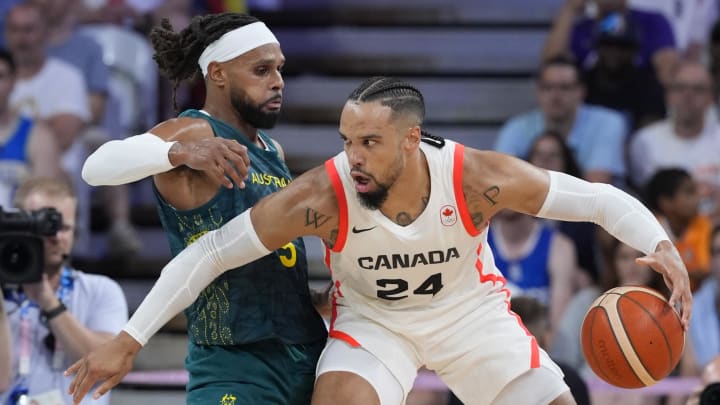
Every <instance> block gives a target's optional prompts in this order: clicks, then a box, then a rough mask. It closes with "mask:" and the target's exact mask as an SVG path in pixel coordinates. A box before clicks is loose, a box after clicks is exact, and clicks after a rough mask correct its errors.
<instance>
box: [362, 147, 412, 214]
mask: <svg viewBox="0 0 720 405" xmlns="http://www.w3.org/2000/svg"><path fill="white" fill-rule="evenodd" d="M402 167H403V160H402V158H401V157H400V156H398V158H397V159H395V162H394V164H393V167H392V168H391V169H390V170H389V171H388V173H389V175H387V176H385V178H389V179H390V180H388V181H386V182H385V183H381V182H379V181H377V180H375V178H374V177H373V176H371V175H369V174H368V173H363V174H364V175H366V176H368V177H370V178H372V179H373V180H375V183H376V184H377V190H375V191H370V192H367V193H357V196H358V199H359V200H360V204H361V205H362V206H363V207H365V208H367V209H370V210H378V209H380V207H381V206H382V205H383V203H384V202H385V200H387V198H388V195H389V193H390V187H392V185H393V184H395V181H397V179H398V177H400V173H401V172H402ZM358 171H360V172H361V173H362V171H361V170H358Z"/></svg>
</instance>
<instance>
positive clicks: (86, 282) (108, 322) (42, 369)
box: [0, 271, 128, 405]
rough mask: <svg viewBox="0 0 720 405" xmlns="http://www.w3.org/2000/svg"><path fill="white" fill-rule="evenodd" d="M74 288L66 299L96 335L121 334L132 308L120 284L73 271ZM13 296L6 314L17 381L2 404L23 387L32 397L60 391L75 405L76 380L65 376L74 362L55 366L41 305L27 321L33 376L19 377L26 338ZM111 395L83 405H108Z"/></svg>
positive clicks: (88, 398) (89, 399)
mask: <svg viewBox="0 0 720 405" xmlns="http://www.w3.org/2000/svg"><path fill="white" fill-rule="evenodd" d="M72 274H73V276H72V278H73V280H74V281H73V283H72V284H73V285H72V289H71V290H70V292H69V293H68V296H69V298H66V299H65V300H64V303H65V306H66V307H67V308H68V311H69V312H70V313H71V314H72V315H73V316H74V317H75V318H76V319H77V320H78V321H79V322H80V323H81V324H82V325H84V326H85V327H87V328H88V329H90V330H92V331H95V332H106V333H110V334H113V335H114V334H117V333H119V332H120V330H121V329H122V327H123V326H125V323H126V322H127V319H128V308H127V302H126V300H125V295H124V294H123V291H122V289H121V288H120V285H118V284H117V283H116V282H115V281H113V280H112V279H110V278H108V277H106V276H101V275H96V274H87V273H83V272H80V271H72ZM10 298H11V297H6V298H5V303H4V305H5V311H6V312H7V316H8V321H9V322H10V331H11V335H12V340H13V369H12V370H13V376H12V377H13V379H12V383H11V385H10V389H9V390H8V391H7V392H3V393H0V403H2V404H5V403H6V401H7V397H8V395H10V393H11V392H12V390H13V388H15V387H17V386H18V385H19V384H22V385H23V386H24V387H26V388H27V389H28V394H30V396H33V395H40V394H45V393H48V392H54V391H55V390H57V391H59V393H60V394H61V396H62V398H63V399H64V403H66V404H72V397H71V396H70V395H68V394H67V390H68V387H69V386H70V382H71V381H72V377H64V376H63V372H64V371H65V369H66V368H67V367H69V366H70V365H71V364H72V361H71V360H72V359H69V358H68V357H67V356H62V357H61V360H60V361H59V364H57V365H55V366H54V365H53V360H54V355H53V352H52V351H50V350H49V349H48V348H47V347H46V344H45V342H44V339H45V338H46V336H47V335H48V334H49V330H48V328H47V326H46V325H44V324H43V323H41V322H40V310H39V308H37V306H30V307H29V308H28V310H27V311H28V312H27V314H26V315H25V316H24V319H27V320H28V321H29V325H30V326H29V330H30V332H29V336H30V348H31V349H30V354H29V359H30V375H29V376H27V377H26V380H25V382H24V383H23V382H22V381H21V377H20V376H19V375H18V370H19V358H20V347H21V346H22V342H23V336H22V333H21V327H20V325H21V322H22V319H23V318H21V315H20V313H21V310H20V309H19V305H18V303H17V302H15V301H14V300H12V299H10ZM109 403H110V395H108V394H106V395H104V396H102V397H101V398H100V399H99V400H97V401H93V400H92V395H87V396H86V397H85V399H84V400H83V401H82V402H81V404H82V405H108V404H109Z"/></svg>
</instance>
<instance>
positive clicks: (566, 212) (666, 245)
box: [463, 149, 692, 330]
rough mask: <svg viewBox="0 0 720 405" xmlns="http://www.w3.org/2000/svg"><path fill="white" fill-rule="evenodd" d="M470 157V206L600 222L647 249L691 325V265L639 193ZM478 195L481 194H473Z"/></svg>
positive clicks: (493, 157) (484, 155)
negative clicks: (689, 275) (638, 197)
mask: <svg viewBox="0 0 720 405" xmlns="http://www.w3.org/2000/svg"><path fill="white" fill-rule="evenodd" d="M466 160H467V163H466V164H465V169H466V171H467V172H468V173H467V176H466V177H467V179H464V180H463V188H464V190H465V193H466V195H469V197H468V206H469V208H470V210H471V212H473V211H480V210H483V211H484V212H486V215H487V214H490V215H492V214H493V213H494V212H497V211H499V210H500V209H503V208H508V209H511V210H513V211H518V212H523V213H526V214H530V215H534V216H538V217H542V218H549V219H556V220H561V221H573V222H579V221H587V222H593V223H595V224H598V225H600V226H601V227H603V228H604V229H605V230H606V231H607V232H608V233H610V234H611V235H612V236H614V237H615V238H617V239H619V240H620V241H622V242H623V243H625V244H627V245H629V246H631V247H633V248H635V249H637V250H640V251H642V252H644V253H645V254H646V256H645V257H642V258H639V259H638V261H639V262H642V263H643V264H647V265H649V266H651V267H652V268H653V269H654V270H655V271H657V272H659V273H661V274H662V275H663V277H664V279H665V283H666V284H667V285H668V287H669V288H670V290H671V291H672V295H671V297H670V304H671V305H672V306H675V305H676V304H679V305H680V315H681V319H682V323H683V326H684V327H685V329H686V330H687V328H688V326H689V322H690V313H691V311H692V294H691V292H690V281H689V278H688V273H687V270H686V269H685V265H684V264H683V262H682V260H681V258H680V255H679V254H678V252H677V250H676V249H675V247H674V246H673V244H672V242H670V239H669V238H668V236H667V234H666V233H665V230H664V229H663V227H662V226H661V225H660V223H659V222H658V221H657V220H656V219H655V217H654V216H653V214H652V213H651V212H650V211H649V210H648V209H647V208H645V206H644V205H642V204H641V203H640V202H639V201H638V200H637V199H635V198H634V197H632V196H630V195H628V194H627V193H625V192H623V191H621V190H618V189H617V188H615V187H613V186H611V185H609V184H600V183H589V182H587V181H585V180H581V179H578V178H576V177H573V176H569V175H567V174H564V173H559V172H552V171H550V172H548V171H545V170H542V169H539V168H537V167H535V166H532V165H530V164H529V163H527V162H525V161H522V160H520V159H516V158H513V157H510V156H507V155H501V154H497V153H493V152H481V151H476V150H472V149H471V150H469V151H467V152H466ZM473 180H474V181H473ZM473 189H476V190H479V191H475V192H473V191H472V190H473ZM482 190H491V192H488V191H485V192H482ZM473 195H478V197H475V198H472V196H473ZM488 198H490V199H491V200H492V202H493V204H490V203H489V202H488ZM471 200H474V201H471ZM480 216H482V215H480Z"/></svg>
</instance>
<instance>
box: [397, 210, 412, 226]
mask: <svg viewBox="0 0 720 405" xmlns="http://www.w3.org/2000/svg"><path fill="white" fill-rule="evenodd" d="M395 222H396V223H397V224H398V225H402V226H405V225H408V224H410V223H411V222H412V217H411V216H410V214H408V213H407V212H404V211H403V212H401V213H399V214H397V216H396V217H395Z"/></svg>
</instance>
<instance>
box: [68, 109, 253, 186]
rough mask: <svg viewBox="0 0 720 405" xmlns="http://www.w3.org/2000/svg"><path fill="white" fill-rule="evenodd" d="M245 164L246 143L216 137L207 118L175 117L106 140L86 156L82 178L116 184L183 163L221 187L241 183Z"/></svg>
mask: <svg viewBox="0 0 720 405" xmlns="http://www.w3.org/2000/svg"><path fill="white" fill-rule="evenodd" d="M249 165H250V160H249V158H248V156H247V148H245V146H243V145H240V144H239V143H238V142H237V141H234V140H229V139H225V138H221V137H216V136H214V134H213V132H212V128H211V127H210V124H208V123H207V121H205V120H202V119H196V118H175V119H171V120H168V121H165V122H162V123H160V124H158V125H157V126H155V127H154V128H152V129H151V130H150V132H146V133H144V134H141V135H135V136H131V137H128V138H125V139H123V140H114V141H109V142H106V143H105V144H103V145H102V146H100V147H99V148H98V149H97V150H96V151H95V152H93V153H92V154H91V155H90V156H88V158H87V160H86V161H85V164H84V165H83V168H82V177H83V179H84V180H85V181H86V182H87V183H88V184H90V185H92V186H115V185H119V184H127V183H132V182H134V181H138V180H140V179H144V178H145V177H149V176H153V175H157V174H162V173H166V172H169V171H171V170H172V169H174V168H175V167H178V166H187V167H189V168H191V169H195V170H199V171H203V172H204V173H205V174H206V175H208V176H209V177H211V178H213V179H214V180H215V181H216V182H217V183H218V184H223V185H224V186H225V187H228V188H232V187H233V182H235V184H237V185H238V186H239V187H241V188H242V187H244V186H245V183H244V180H245V178H246V176H247V170H248V166H249Z"/></svg>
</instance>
